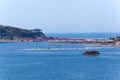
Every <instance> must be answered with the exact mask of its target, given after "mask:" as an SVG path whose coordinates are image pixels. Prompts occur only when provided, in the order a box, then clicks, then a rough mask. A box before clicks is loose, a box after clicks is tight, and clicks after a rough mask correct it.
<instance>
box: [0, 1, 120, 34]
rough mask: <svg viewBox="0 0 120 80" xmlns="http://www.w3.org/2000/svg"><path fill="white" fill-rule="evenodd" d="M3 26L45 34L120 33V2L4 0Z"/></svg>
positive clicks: (0, 11)
mask: <svg viewBox="0 0 120 80" xmlns="http://www.w3.org/2000/svg"><path fill="white" fill-rule="evenodd" d="M0 24H3V25H10V26H15V27H20V28H25V29H32V28H40V29H42V30H43V32H120V0H0Z"/></svg>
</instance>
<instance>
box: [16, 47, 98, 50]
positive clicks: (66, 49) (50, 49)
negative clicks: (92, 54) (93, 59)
mask: <svg viewBox="0 0 120 80" xmlns="http://www.w3.org/2000/svg"><path fill="white" fill-rule="evenodd" d="M84 49H99V48H98V47H84V48H49V47H48V48H24V49H17V50H25V51H28V50H30V51H34V50H84Z"/></svg>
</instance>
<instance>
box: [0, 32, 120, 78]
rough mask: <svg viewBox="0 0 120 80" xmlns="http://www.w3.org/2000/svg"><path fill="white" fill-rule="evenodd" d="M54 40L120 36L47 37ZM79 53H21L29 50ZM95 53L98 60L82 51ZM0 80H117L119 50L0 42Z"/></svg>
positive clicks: (68, 45) (115, 48) (31, 51)
mask: <svg viewBox="0 0 120 80" xmlns="http://www.w3.org/2000/svg"><path fill="white" fill-rule="evenodd" d="M47 35H48V36H52V35H54V36H57V37H82V38H83V37H86V38H107V37H111V36H114V35H120V33H106V34H105V33H104V34H103V33H84V34H83V33H81V34H79V33H75V34H73V33H71V34H47ZM48 47H53V48H55V47H56V48H81V49H79V50H23V49H26V48H27V49H29V48H34V49H37V48H48ZM87 50H98V51H100V53H101V55H100V56H98V57H85V56H83V55H82V54H83V52H85V51H87ZM0 80H120V47H108V46H106V47H105V46H104V47H100V46H99V47H90V46H86V45H83V44H50V43H47V42H23V43H0Z"/></svg>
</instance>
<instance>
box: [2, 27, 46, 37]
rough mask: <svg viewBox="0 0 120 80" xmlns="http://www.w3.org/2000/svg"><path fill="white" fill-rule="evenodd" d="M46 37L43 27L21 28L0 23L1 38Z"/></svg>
mask: <svg viewBox="0 0 120 80" xmlns="http://www.w3.org/2000/svg"><path fill="white" fill-rule="evenodd" d="M38 37H42V38H44V37H45V35H44V33H43V32H42V30H41V29H32V30H27V29H21V28H16V27H11V26H3V25H0V38H1V39H14V38H38Z"/></svg>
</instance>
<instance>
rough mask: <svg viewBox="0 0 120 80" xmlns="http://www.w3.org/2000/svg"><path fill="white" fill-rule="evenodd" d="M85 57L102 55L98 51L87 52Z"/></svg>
mask: <svg viewBox="0 0 120 80" xmlns="http://www.w3.org/2000/svg"><path fill="white" fill-rule="evenodd" d="M83 55H85V56H99V55H100V53H99V52H98V51H86V52H85V53H83Z"/></svg>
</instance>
